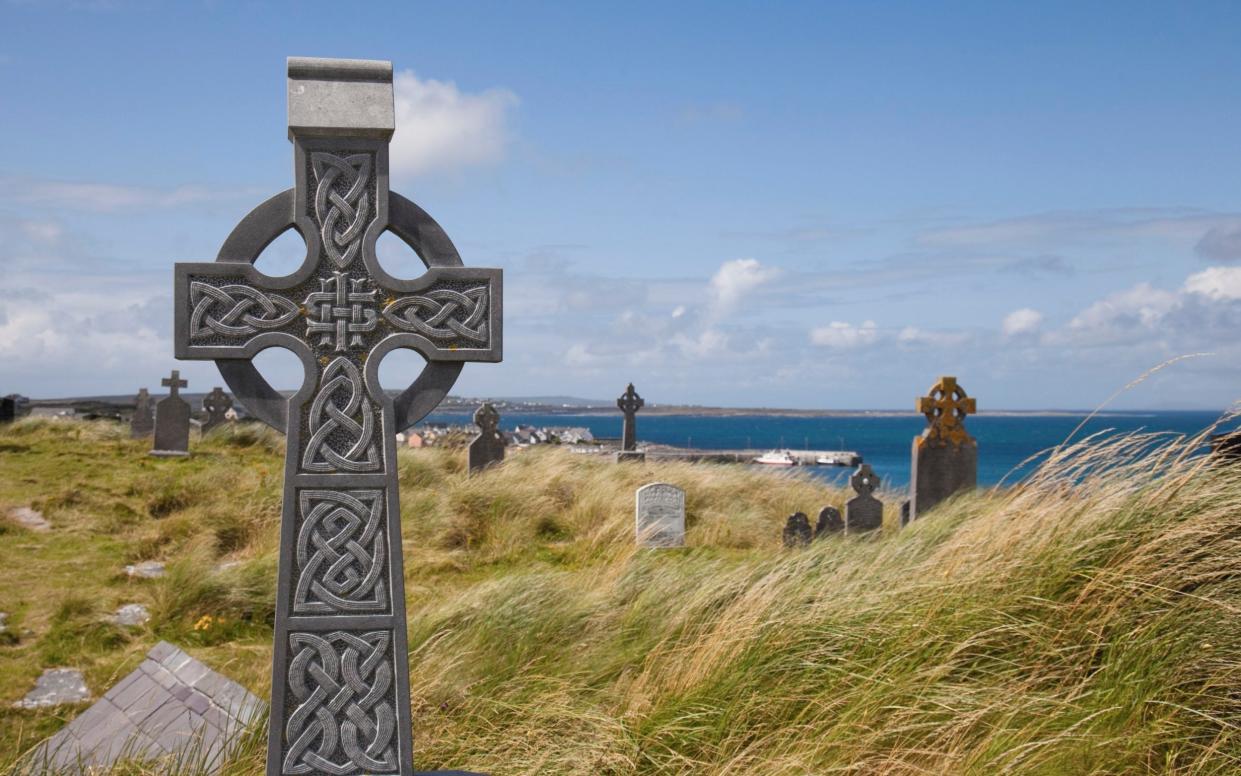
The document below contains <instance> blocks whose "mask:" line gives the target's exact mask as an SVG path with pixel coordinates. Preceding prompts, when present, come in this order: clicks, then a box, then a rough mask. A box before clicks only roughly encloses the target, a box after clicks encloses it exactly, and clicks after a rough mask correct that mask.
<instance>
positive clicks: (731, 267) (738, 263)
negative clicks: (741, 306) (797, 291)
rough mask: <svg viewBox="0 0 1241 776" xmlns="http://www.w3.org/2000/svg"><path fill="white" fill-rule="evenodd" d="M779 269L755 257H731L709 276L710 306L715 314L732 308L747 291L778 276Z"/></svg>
mask: <svg viewBox="0 0 1241 776" xmlns="http://www.w3.org/2000/svg"><path fill="white" fill-rule="evenodd" d="M779 274H780V271H779V270H778V269H775V268H774V267H764V266H763V265H762V264H761V263H760V262H759V261H758V260H757V259H733V260H732V261H726V262H724V263H723V264H722V265H720V268H719V270H717V271H716V273H715V275H714V276H713V277H712V278H711V294H712V298H713V302H712V307H713V312H714V313H716V314H723V313H726V312H728V311H730V310H732V309H733V308H734V307H735V306H736V305H737V303H738V302H740V301H741V299H742V298H743V297H744V296H745V295H746V294H748V293H750V292H752V291H754V290H755V289H756V288H758V287H759V286H761V285H763V284H764V283H767V282H768V281H771V280H773V279H775V278H776V277H778V276H779Z"/></svg>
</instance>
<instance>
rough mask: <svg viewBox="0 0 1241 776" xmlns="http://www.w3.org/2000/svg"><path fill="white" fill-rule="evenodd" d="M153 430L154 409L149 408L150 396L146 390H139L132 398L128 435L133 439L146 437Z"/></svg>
mask: <svg viewBox="0 0 1241 776" xmlns="http://www.w3.org/2000/svg"><path fill="white" fill-rule="evenodd" d="M154 430H155V414H154V408H153V407H152V406H151V394H149V393H147V389H146V388H139V389H138V395H137V396H135V397H134V416H133V417H132V418H130V419H129V435H130V436H131V437H132V438H134V439H142V438H143V437H148V436H150V435H151V432H152V431H154Z"/></svg>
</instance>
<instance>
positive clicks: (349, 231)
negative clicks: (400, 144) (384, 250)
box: [310, 151, 371, 269]
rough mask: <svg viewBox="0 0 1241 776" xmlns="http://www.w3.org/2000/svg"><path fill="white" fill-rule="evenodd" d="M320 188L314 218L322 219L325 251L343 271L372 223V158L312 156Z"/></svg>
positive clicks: (351, 260)
mask: <svg viewBox="0 0 1241 776" xmlns="http://www.w3.org/2000/svg"><path fill="white" fill-rule="evenodd" d="M310 163H311V166H312V167H314V171H315V179H316V180H317V181H318V187H317V188H316V189H315V216H316V217H318V219H319V229H320V235H321V236H322V238H323V250H324V252H325V253H327V256H328V258H329V259H331V260H332V263H333V264H335V265H336V266H337V267H339V268H340V269H344V268H345V267H347V266H349V265H350V264H351V263H352V262H353V260H354V259H355V258H357V256H358V252H359V251H360V250H361V249H362V235H363V233H364V232H365V231H366V226H367V224H368V223H370V216H371V202H370V193H369V191H368V185H369V183H370V179H371V156H370V154H353V155H351V156H345V157H340V156H337V155H335V154H330V153H327V152H324V151H318V152H315V153H312V154H311V155H310Z"/></svg>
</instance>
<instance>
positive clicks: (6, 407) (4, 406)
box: [0, 396, 17, 423]
mask: <svg viewBox="0 0 1241 776" xmlns="http://www.w3.org/2000/svg"><path fill="white" fill-rule="evenodd" d="M16 419H17V399H14V398H13V397H12V396H0V423H12V422H13V421H14V420H16Z"/></svg>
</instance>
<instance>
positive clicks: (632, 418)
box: [616, 383, 646, 461]
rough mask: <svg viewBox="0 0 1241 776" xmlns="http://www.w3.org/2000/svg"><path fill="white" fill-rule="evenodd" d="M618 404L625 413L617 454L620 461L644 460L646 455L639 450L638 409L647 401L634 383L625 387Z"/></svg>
mask: <svg viewBox="0 0 1241 776" xmlns="http://www.w3.org/2000/svg"><path fill="white" fill-rule="evenodd" d="M616 406H617V407H618V408H619V409H620V411H621V412H622V413H624V416H625V420H624V425H623V427H622V429H621V449H620V453H619V454H618V455H617V456H616V460H618V461H643V460H645V459H646V456H645V455H644V454H642V453H639V452H638V420H637V413H638V410H640V409H642V408H643V407H645V406H646V402H645V401H644V400H643V399H642V397H641V396H639V395H638V392H637V391H635V390H634V389H633V383H630V384H629V387H628V388H626V389H625V392H624V393H623V394H621V396H620V398H619V399H617V400H616Z"/></svg>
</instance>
